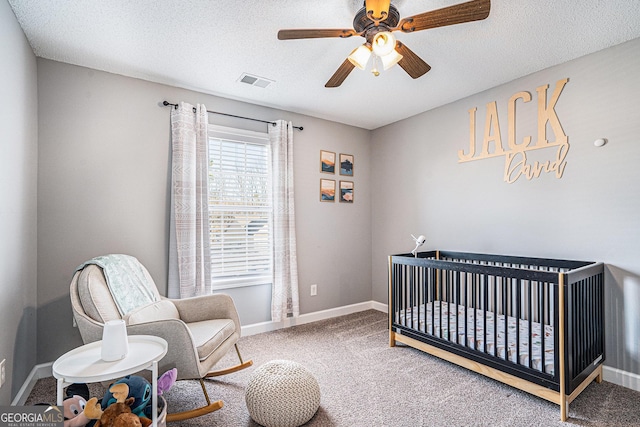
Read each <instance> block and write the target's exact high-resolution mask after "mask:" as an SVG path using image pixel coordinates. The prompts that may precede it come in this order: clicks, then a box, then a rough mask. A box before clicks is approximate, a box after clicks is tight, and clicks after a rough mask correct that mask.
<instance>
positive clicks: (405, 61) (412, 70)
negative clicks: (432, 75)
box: [396, 41, 431, 79]
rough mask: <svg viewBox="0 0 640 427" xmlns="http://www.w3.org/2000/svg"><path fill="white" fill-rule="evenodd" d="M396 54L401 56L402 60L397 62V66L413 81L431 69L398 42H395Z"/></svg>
mask: <svg viewBox="0 0 640 427" xmlns="http://www.w3.org/2000/svg"><path fill="white" fill-rule="evenodd" d="M396 52H398V53H399V54H400V55H402V59H401V60H400V61H399V62H398V65H399V66H401V67H402V69H403V70H405V71H406V72H407V74H409V75H410V76H411V77H412V78H414V79H417V78H418V77H420V76H422V75H423V74H425V73H426V72H427V71H429V70H430V69H431V66H430V65H429V64H427V63H426V62H424V61H423V60H422V58H420V57H419V56H418V55H416V54H415V53H413V51H412V50H411V49H409V48H408V47H407V46H406V45H404V44H403V43H401V42H399V41H397V42H396Z"/></svg>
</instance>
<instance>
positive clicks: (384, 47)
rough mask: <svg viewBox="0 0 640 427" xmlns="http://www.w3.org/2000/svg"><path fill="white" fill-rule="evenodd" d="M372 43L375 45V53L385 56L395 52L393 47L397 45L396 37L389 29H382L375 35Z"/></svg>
mask: <svg viewBox="0 0 640 427" xmlns="http://www.w3.org/2000/svg"><path fill="white" fill-rule="evenodd" d="M371 44H372V46H373V53H375V54H376V55H378V56H379V57H383V56H385V55H388V54H390V53H391V52H393V49H394V48H395V47H396V38H395V36H394V35H393V34H392V33H391V32H389V31H381V32H379V33H378V34H376V35H375V36H373V40H372V43H371Z"/></svg>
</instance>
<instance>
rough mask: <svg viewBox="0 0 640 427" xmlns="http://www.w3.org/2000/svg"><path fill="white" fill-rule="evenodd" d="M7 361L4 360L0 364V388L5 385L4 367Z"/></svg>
mask: <svg viewBox="0 0 640 427" xmlns="http://www.w3.org/2000/svg"><path fill="white" fill-rule="evenodd" d="M6 361H7V359H2V362H0V387H2V385H3V384H4V381H5V380H6V378H7V377H6V375H5V372H4V365H5V363H4V362H6Z"/></svg>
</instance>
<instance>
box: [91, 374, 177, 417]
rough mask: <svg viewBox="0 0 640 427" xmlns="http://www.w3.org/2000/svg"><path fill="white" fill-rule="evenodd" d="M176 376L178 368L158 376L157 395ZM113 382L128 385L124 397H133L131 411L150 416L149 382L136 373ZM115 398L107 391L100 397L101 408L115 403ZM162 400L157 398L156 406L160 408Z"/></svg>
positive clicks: (167, 388)
mask: <svg viewBox="0 0 640 427" xmlns="http://www.w3.org/2000/svg"><path fill="white" fill-rule="evenodd" d="M177 376H178V370H177V369H176V368H173V369H170V370H169V371H167V372H165V373H164V374H162V375H161V376H160V377H159V378H158V383H157V390H158V396H161V395H162V393H163V392H165V391H167V390H169V389H170V388H171V386H173V384H174V383H175V382H176V378H177ZM115 384H126V385H127V386H128V387H129V395H128V396H125V398H126V397H133V398H134V402H133V404H132V405H131V412H132V413H133V414H135V415H137V416H139V417H147V418H152V417H153V414H152V405H151V384H150V383H149V381H147V380H146V379H145V378H144V377H140V376H137V375H128V376H126V377H124V378H122V379H120V380H118V381H116V382H115ZM116 401H117V398H116V397H115V396H114V395H113V393H110V392H107V393H105V395H104V397H103V398H102V409H103V410H104V409H106V408H107V407H108V406H109V405H111V404H113V403H115V402H116ZM161 405H162V401H160V400H158V408H160V409H162V408H161Z"/></svg>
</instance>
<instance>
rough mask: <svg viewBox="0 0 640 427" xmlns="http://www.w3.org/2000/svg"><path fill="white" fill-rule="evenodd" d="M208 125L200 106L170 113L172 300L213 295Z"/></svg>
mask: <svg viewBox="0 0 640 427" xmlns="http://www.w3.org/2000/svg"><path fill="white" fill-rule="evenodd" d="M194 111H195V112H194ZM208 120H209V119H208V117H207V109H206V107H205V106H204V105H201V104H198V105H197V106H196V107H195V108H194V106H193V105H191V104H187V103H185V102H181V103H179V104H178V107H177V108H174V109H172V110H171V145H172V150H171V155H172V160H171V175H172V176H171V224H170V227H171V228H170V232H169V283H168V296H169V297H170V298H188V297H192V296H199V295H208V294H210V293H211V273H210V271H211V253H210V250H209V247H210V243H209V202H208V197H209V179H208V175H209V172H208V164H209V149H208V141H207V125H208Z"/></svg>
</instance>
